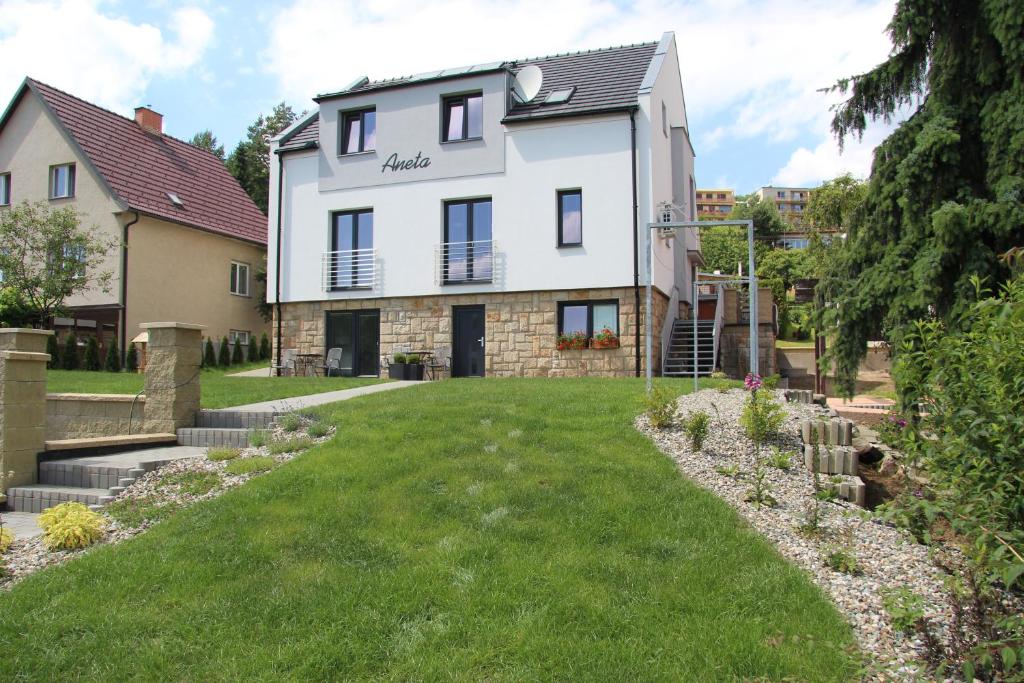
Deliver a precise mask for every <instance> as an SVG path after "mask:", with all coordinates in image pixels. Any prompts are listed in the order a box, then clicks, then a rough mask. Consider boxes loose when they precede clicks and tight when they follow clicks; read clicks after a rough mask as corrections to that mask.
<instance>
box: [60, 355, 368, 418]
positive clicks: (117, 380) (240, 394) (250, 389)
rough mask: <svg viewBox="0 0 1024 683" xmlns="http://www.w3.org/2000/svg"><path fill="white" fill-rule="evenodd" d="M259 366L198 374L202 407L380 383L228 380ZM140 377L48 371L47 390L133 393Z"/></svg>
mask: <svg viewBox="0 0 1024 683" xmlns="http://www.w3.org/2000/svg"><path fill="white" fill-rule="evenodd" d="M258 367H266V366H265V365H260V364H251V365H242V366H237V367H233V368H229V369H227V370H221V369H210V370H203V371H201V372H200V376H199V382H200V392H201V399H200V400H201V401H202V406H203V408H230V407H231V406H240V405H245V404H247V403H258V402H260V401H273V400H276V399H281V398H292V397H294V396H305V395H307V394H317V393H321V392H325V391H338V390H339V389H352V388H354V387H361V386H365V385H367V384H376V383H377V382H380V381H382V380H379V379H377V378H373V377H369V378H367V377H229V376H228V374H229V373H232V372H241V371H243V370H250V369H254V368H258ZM144 381H145V380H144V378H143V375H140V374H131V373H127V372H120V373H117V372H86V371H84V370H48V371H47V373H46V390H47V391H50V392H54V393H65V392H66V393H72V394H83V393H85V394H89V393H95V394H134V393H136V392H138V391H140V390H141V389H142V385H143V382H144Z"/></svg>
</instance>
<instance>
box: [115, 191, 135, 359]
mask: <svg viewBox="0 0 1024 683" xmlns="http://www.w3.org/2000/svg"><path fill="white" fill-rule="evenodd" d="M132 213H134V214H135V218H133V219H131V220H130V221H128V222H127V223H125V224H124V227H123V228H121V325H120V326H119V327H120V328H121V330H120V332H121V333H120V334H119V335H118V336H119V337H120V339H119V340H118V341H119V343H120V344H121V365H122V366H123V365H124V364H125V363H126V362H127V361H128V228H130V227H132V226H133V225H135V224H136V223H138V222H139V212H138V211H133V212H132Z"/></svg>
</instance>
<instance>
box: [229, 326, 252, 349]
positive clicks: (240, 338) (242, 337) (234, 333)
mask: <svg viewBox="0 0 1024 683" xmlns="http://www.w3.org/2000/svg"><path fill="white" fill-rule="evenodd" d="M249 336H250V335H249V330H229V331H228V342H229V343H230V344H231V346H232V347H234V345H235V342H238V343H239V344H241V345H242V346H248V345H249Z"/></svg>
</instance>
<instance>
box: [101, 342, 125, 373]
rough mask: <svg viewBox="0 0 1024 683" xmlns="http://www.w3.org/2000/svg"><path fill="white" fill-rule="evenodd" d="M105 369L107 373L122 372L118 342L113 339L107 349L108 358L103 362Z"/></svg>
mask: <svg viewBox="0 0 1024 683" xmlns="http://www.w3.org/2000/svg"><path fill="white" fill-rule="evenodd" d="M103 369H104V370H106V371H107V372H121V352H120V350H118V348H117V340H116V339H111V340H110V346H108V347H107V357H106V359H105V360H104V362H103Z"/></svg>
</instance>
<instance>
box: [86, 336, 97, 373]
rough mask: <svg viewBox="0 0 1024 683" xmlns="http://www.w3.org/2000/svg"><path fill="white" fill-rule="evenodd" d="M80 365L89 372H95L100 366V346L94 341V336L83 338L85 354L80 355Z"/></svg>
mask: <svg viewBox="0 0 1024 683" xmlns="http://www.w3.org/2000/svg"><path fill="white" fill-rule="evenodd" d="M82 366H83V367H84V368H85V369H86V370H88V371H90V372H97V371H98V370H99V369H100V367H101V366H100V346H99V344H97V343H96V337H89V338H88V339H86V340H85V354H84V355H83V356H82Z"/></svg>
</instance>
